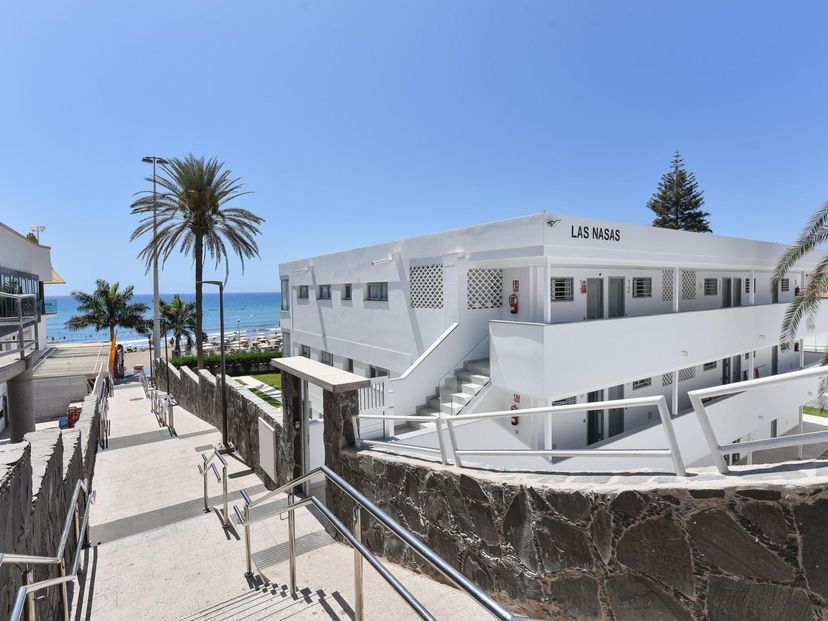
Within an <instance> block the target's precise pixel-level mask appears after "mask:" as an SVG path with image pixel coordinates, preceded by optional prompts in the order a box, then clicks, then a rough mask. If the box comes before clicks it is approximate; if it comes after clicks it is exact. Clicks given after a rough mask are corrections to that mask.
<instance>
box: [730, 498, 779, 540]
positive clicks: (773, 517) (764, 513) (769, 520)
mask: <svg viewBox="0 0 828 621" xmlns="http://www.w3.org/2000/svg"><path fill="white" fill-rule="evenodd" d="M739 512H740V513H741V514H742V517H743V518H745V519H746V520H747V521H748V522H750V523H751V524H753V526H754V527H755V528H757V529H758V530H760V531H761V532H762V534H764V535H765V536H766V537H767V538H768V539H770V540H771V541H773V542H774V543H775V544H776V545H778V546H783V545H785V542H786V541H787V539H788V525H787V524H786V522H785V516H784V515H783V514H782V509H780V508H779V507H778V506H777V505H772V504H769V503H766V502H758V501H754V502H748V503H745V505H744V506H743V507H742V508H741V510H740V511H739Z"/></svg>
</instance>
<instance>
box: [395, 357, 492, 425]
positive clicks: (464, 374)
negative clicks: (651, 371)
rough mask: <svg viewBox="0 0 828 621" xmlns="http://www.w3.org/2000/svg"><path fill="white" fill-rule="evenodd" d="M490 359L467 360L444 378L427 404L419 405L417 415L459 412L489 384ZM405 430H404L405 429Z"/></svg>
mask: <svg viewBox="0 0 828 621" xmlns="http://www.w3.org/2000/svg"><path fill="white" fill-rule="evenodd" d="M490 379H491V378H490V376H489V360H488V358H486V359H481V360H466V361H465V362H464V363H463V366H462V367H460V368H458V369H455V371H454V373H453V374H451V375H447V376H446V377H445V378H443V381H442V382H441V383H440V386H439V387H438V388H437V391H436V392H435V394H434V396H432V397H430V398H429V399H428V402H427V403H426V404H425V405H421V406H418V407H417V412H416V415H417V416H431V415H433V414H437V413H443V414H448V415H456V414H459V413H460V411H461V410H462V409H463V408H464V407H466V405H468V403H469V402H470V401H471V400H472V399H474V398H475V397H476V396H477V394H478V393H479V392H480V391H481V390H483V388H484V387H486V386H487V385H488V384H489V381H490ZM428 424H430V423H425V424H421V425H420V424H417V423H411V424H410V426H411V428H414V429H420V428H423V427H424V426H426V425H428ZM398 430H399V429H398ZM403 431H404V430H403Z"/></svg>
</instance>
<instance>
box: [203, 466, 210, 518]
mask: <svg viewBox="0 0 828 621" xmlns="http://www.w3.org/2000/svg"><path fill="white" fill-rule="evenodd" d="M208 470H209V466H208V465H207V461H206V460H205V461H204V473H203V474H202V478H203V479H204V513H209V512H210V507H208V506H207V471H208Z"/></svg>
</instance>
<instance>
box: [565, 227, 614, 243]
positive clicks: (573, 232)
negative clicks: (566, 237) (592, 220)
mask: <svg viewBox="0 0 828 621" xmlns="http://www.w3.org/2000/svg"><path fill="white" fill-rule="evenodd" d="M569 234H570V236H571V237H572V238H573V239H602V240H605V241H614V242H620V241H621V229H613V228H609V227H600V226H588V225H584V226H576V225H574V224H573V225H571V226H570V233H569Z"/></svg>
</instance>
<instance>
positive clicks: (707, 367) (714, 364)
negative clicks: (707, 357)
mask: <svg viewBox="0 0 828 621" xmlns="http://www.w3.org/2000/svg"><path fill="white" fill-rule="evenodd" d="M718 366H719V363H718V361H716V360H714V361H713V362H705V363H704V366H703V367H702V368H703V369H704V370H705V371H712V370H713V369H715V368H716V367H718Z"/></svg>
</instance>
